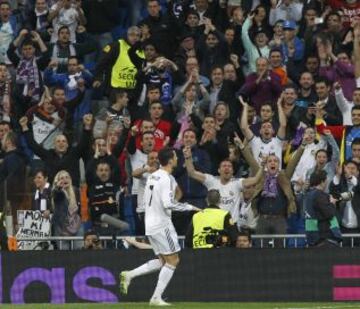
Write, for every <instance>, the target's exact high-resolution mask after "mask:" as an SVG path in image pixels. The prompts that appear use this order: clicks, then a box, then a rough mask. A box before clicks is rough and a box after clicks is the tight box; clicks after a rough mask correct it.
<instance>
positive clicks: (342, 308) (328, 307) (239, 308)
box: [1, 302, 360, 309]
mask: <svg viewBox="0 0 360 309" xmlns="http://www.w3.org/2000/svg"><path fill="white" fill-rule="evenodd" d="M1 308H2V309H10V308H11V309H22V308H23V309H108V308H109V309H112V308H113V309H115V308H116V309H145V308H147V309H149V308H154V307H150V306H149V304H148V303H118V304H65V305H50V304H28V305H1ZM170 308H174V309H175V308H176V309H227V308H231V309H360V303H350V302H345V303H339V302H333V303H230V302H229V303H173V304H172V306H171V307H170Z"/></svg>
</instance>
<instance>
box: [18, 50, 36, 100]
mask: <svg viewBox="0 0 360 309" xmlns="http://www.w3.org/2000/svg"><path fill="white" fill-rule="evenodd" d="M16 83H17V84H20V85H24V92H23V95H24V96H26V95H27V94H28V91H29V89H32V96H31V98H32V100H34V101H36V102H38V101H39V100H40V79H39V69H38V67H37V63H36V58H35V57H33V58H31V59H24V58H22V59H21V60H20V63H19V65H18V68H17V71H16Z"/></svg>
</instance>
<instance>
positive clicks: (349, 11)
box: [327, 0, 360, 28]
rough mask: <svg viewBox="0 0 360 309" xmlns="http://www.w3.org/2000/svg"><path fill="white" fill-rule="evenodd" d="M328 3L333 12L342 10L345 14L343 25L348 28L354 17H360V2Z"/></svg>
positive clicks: (341, 0)
mask: <svg viewBox="0 0 360 309" xmlns="http://www.w3.org/2000/svg"><path fill="white" fill-rule="evenodd" d="M327 3H328V4H329V5H330V6H331V8H332V9H333V10H342V11H343V13H344V16H343V24H344V27H346V28H348V27H349V26H350V24H351V21H352V20H353V19H354V17H360V1H359V0H328V1H327Z"/></svg>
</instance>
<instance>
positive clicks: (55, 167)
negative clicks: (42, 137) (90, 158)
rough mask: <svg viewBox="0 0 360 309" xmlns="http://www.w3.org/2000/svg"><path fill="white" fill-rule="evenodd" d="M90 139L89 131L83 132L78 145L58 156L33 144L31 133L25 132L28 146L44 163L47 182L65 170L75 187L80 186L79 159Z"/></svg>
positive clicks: (52, 150) (53, 151)
mask: <svg viewBox="0 0 360 309" xmlns="http://www.w3.org/2000/svg"><path fill="white" fill-rule="evenodd" d="M90 137H91V130H84V131H83V134H82V136H81V140H80V142H79V144H78V145H77V146H76V147H70V146H69V148H68V151H67V152H66V153H65V154H64V155H63V156H60V155H58V154H57V153H56V152H55V150H54V149H50V150H47V149H44V148H43V147H41V146H40V145H39V144H38V143H37V142H35V140H34V137H33V133H32V131H30V130H28V131H26V132H25V138H26V141H27V143H28V145H29V146H30V148H31V149H32V150H33V151H34V153H35V154H36V155H37V156H39V157H40V158H41V159H42V160H43V161H44V163H45V165H46V166H47V168H48V173H49V182H52V181H53V179H54V177H55V175H56V173H57V172H59V171H61V170H66V171H67V172H69V174H70V176H71V178H72V183H73V185H74V186H75V187H79V184H80V173H79V159H80V157H81V156H82V155H83V153H84V150H85V149H86V147H87V145H88V144H89V142H90Z"/></svg>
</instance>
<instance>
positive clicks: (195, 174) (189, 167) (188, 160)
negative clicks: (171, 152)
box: [183, 147, 206, 183]
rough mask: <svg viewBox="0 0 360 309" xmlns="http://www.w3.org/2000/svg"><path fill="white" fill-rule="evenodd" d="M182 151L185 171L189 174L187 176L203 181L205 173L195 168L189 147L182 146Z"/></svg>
mask: <svg viewBox="0 0 360 309" xmlns="http://www.w3.org/2000/svg"><path fill="white" fill-rule="evenodd" d="M183 153H184V158H185V167H186V171H187V173H188V174H189V176H190V177H191V178H194V179H195V180H197V181H199V182H201V183H203V182H205V178H206V176H205V174H204V173H201V172H199V171H197V170H195V167H194V163H193V160H192V155H191V148H190V147H184V150H183Z"/></svg>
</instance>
